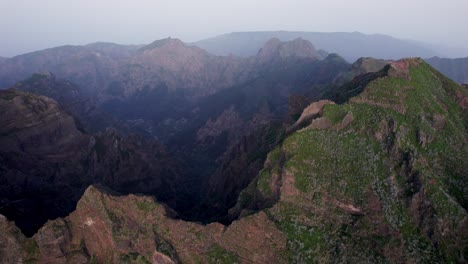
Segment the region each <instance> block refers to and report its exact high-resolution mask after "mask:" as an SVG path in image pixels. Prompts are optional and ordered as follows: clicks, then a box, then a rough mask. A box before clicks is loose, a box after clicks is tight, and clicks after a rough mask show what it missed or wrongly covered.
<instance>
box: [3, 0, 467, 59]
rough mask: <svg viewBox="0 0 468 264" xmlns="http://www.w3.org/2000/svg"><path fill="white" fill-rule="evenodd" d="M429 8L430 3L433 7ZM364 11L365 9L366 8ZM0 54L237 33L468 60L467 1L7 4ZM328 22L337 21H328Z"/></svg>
mask: <svg viewBox="0 0 468 264" xmlns="http://www.w3.org/2000/svg"><path fill="white" fill-rule="evenodd" d="M428 2H430V3H428ZM363 7H365V8H363ZM0 10H3V11H4V12H3V15H2V16H0V23H1V25H2V26H0V35H1V36H2V38H3V39H4V41H3V42H1V44H0V56H3V57H13V56H16V55H20V54H24V53H28V52H32V51H37V50H42V49H46V48H52V47H57V46H62V45H85V44H90V43H95V42H112V43H117V44H149V43H151V42H153V41H155V40H158V39H163V38H166V37H173V38H178V39H181V40H182V41H184V42H187V43H190V42H194V41H198V40H202V39H205V38H210V37H214V36H218V35H222V34H226V33H231V32H258V31H304V32H350V33H351V32H360V33H363V34H368V35H372V34H382V35H388V36H391V37H394V38H398V39H404V40H412V41H417V42H422V43H425V44H429V45H430V46H433V47H443V48H454V49H456V50H457V52H458V53H456V52H452V53H456V54H461V55H464V56H468V52H467V49H468V48H466V45H465V43H466V42H468V34H466V33H468V17H467V16H465V15H464V14H463V13H464V12H465V10H468V2H466V1H462V0H450V1H444V2H440V1H423V0H416V1H412V2H410V3H407V2H406V1H402V0H398V1H392V2H389V3H380V2H378V3H377V2H374V1H371V0H360V1H353V3H350V2H343V1H340V0H333V1H304V0H295V1H283V0H278V1H272V2H270V1H266V0H260V1H255V2H253V3H251V2H249V1H245V0H242V1H237V2H235V3H233V2H227V1H213V0H203V1H198V2H196V3H192V2H190V3H185V2H184V1H181V0H178V1H172V2H162V1H158V2H155V1H148V0H138V1H132V2H127V1H108V0H105V1H99V2H98V3H96V2H93V1H90V0H85V1H80V2H72V1H58V0H46V1H40V2H31V1H27V0H19V1H5V0H3V1H1V2H0ZM330 18H332V19H331V20H330Z"/></svg>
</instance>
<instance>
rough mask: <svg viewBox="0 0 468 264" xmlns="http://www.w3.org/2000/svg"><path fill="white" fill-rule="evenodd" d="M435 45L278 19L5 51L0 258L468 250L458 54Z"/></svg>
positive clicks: (363, 258)
mask: <svg viewBox="0 0 468 264" xmlns="http://www.w3.org/2000/svg"><path fill="white" fill-rule="evenodd" d="M439 55H441V54H438V53H437V52H435V51H433V50H431V49H429V48H424V47H423V46H421V45H419V44H418V43H415V42H412V41H405V40H399V39H395V38H392V37H388V36H385V35H364V34H361V33H313V32H286V31H278V32H239V33H230V34H225V35H221V36H218V37H215V38H210V39H206V40H202V41H199V42H196V43H184V42H182V41H181V40H179V39H175V38H166V39H161V40H156V41H154V42H152V43H150V44H148V45H119V44H114V43H104V42H100V43H94V44H89V45H84V46H61V47H55V48H50V49H46V50H41V51H36V52H32V53H27V54H23V55H19V56H15V57H13V58H7V59H5V58H3V59H2V58H0V87H2V88H4V89H3V90H0V183H1V187H0V245H3V246H1V247H0V262H2V263H3V262H5V263H11V262H19V263H23V262H39V263H47V262H52V263H106V262H108V263H314V262H346V261H353V262H354V261H355V262H372V263H380V262H390V263H415V262H423V263H424V262H426V263H427V262H464V261H465V260H466V259H467V256H466V249H467V245H466V243H465V241H466V239H467V238H468V234H467V230H468V229H467V228H466V227H467V226H468V220H467V219H468V218H467V213H466V210H467V205H468V203H467V200H466V197H467V195H466V190H467V188H468V187H467V184H466V183H467V177H468V175H467V174H466V171H468V168H467V163H466V156H467V153H468V149H467V129H466V123H467V120H466V118H467V115H466V113H467V112H466V111H467V109H468V90H467V86H466V85H462V83H466V82H468V80H467V79H466V76H467V74H466V73H467V69H466V67H465V66H466V63H465V62H466V59H441V58H439V57H434V56H439ZM404 57H411V58H404ZM417 57H421V58H422V59H421V58H417ZM401 58H403V59H401ZM428 58H429V59H428ZM423 59H424V60H423ZM425 60H426V61H425ZM431 65H432V66H431Z"/></svg>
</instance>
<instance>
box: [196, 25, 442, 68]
mask: <svg viewBox="0 0 468 264" xmlns="http://www.w3.org/2000/svg"><path fill="white" fill-rule="evenodd" d="M271 38H278V39H280V40H282V41H290V40H293V39H295V38H303V39H305V40H308V41H310V42H312V43H314V45H316V47H317V48H319V49H324V50H326V51H329V52H334V53H338V54H340V55H341V56H343V57H344V58H345V59H346V60H348V61H350V62H353V61H355V60H357V59H359V58H360V57H374V58H380V59H400V58H403V57H422V58H429V57H433V56H437V55H438V53H437V52H436V51H433V50H431V49H429V48H427V47H425V46H423V45H421V44H418V43H416V42H412V41H406V40H400V39H396V38H393V37H390V36H386V35H381V34H372V35H367V34H362V33H359V32H353V33H345V32H336V33H322V32H294V31H260V32H234V33H228V34H224V35H220V36H217V37H213V38H208V39H204V40H200V41H197V42H195V43H193V45H195V46H198V47H201V48H203V49H205V50H207V51H209V52H211V53H213V54H217V55H229V54H234V55H238V56H243V57H248V56H252V55H254V54H256V53H257V51H258V49H260V48H261V47H262V46H263V45H264V44H265V43H266V42H267V41H268V40H270V39H271Z"/></svg>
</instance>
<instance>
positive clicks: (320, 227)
mask: <svg viewBox="0 0 468 264" xmlns="http://www.w3.org/2000/svg"><path fill="white" fill-rule="evenodd" d="M466 96H468V90H467V89H466V87H462V86H459V85H458V84H456V83H454V82H452V81H451V80H449V79H447V78H446V77H444V76H443V75H441V74H440V73H438V72H437V71H436V70H434V69H433V68H432V67H431V66H429V65H428V64H426V63H425V62H423V61H422V60H420V59H407V60H402V61H398V62H395V63H392V65H391V66H390V67H387V68H385V69H384V70H383V71H382V72H380V73H378V77H376V78H375V79H373V80H371V81H370V82H369V83H367V85H366V86H365V87H364V89H363V91H362V92H361V93H360V94H359V95H357V96H355V97H353V98H351V99H350V100H348V102H346V103H344V104H342V105H333V104H332V105H326V106H325V107H324V110H323V114H322V117H321V118H320V119H322V121H323V120H324V119H327V120H326V121H327V122H325V123H326V124H327V125H325V126H317V125H314V123H315V121H317V120H313V121H312V124H311V126H309V127H307V128H305V129H302V130H300V131H296V132H295V133H293V134H292V135H291V136H289V137H288V138H287V139H285V140H284V142H283V143H282V145H281V146H278V147H277V149H275V150H274V151H273V152H271V153H270V155H269V158H268V160H267V162H266V166H265V169H264V170H263V171H262V172H261V173H260V174H259V176H258V177H257V179H256V180H255V181H254V182H253V183H251V185H250V186H249V187H248V188H247V189H245V190H244V191H243V193H241V195H240V198H239V203H238V206H240V207H241V208H244V213H248V212H249V210H248V209H250V210H258V209H261V207H262V206H271V207H269V208H267V209H264V210H265V211H266V212H267V214H268V215H269V217H270V219H271V220H273V221H274V222H275V223H276V225H277V227H278V228H279V229H280V230H282V232H283V233H284V234H285V235H286V236H287V237H288V249H289V253H288V254H287V255H288V256H287V257H289V259H290V262H295V263H304V262H323V261H325V262H329V261H332V262H356V261H358V262H372V263H376V262H379V263H381V262H393V263H395V262H398V263H400V262H418V263H419V262H426V263H427V262H441V261H445V262H460V261H463V260H466V254H467V246H466V245H467V243H466V241H467V238H468V235H467V231H466V230H467V226H468V221H467V212H466V208H467V198H468V197H467V196H468V192H467V187H468V186H467V173H466V172H467V171H468V165H467V164H468V162H467V157H468V155H467V154H468V149H467V144H466V143H467V139H468V137H467V124H468V123H467V112H466V109H464V106H463V103H462V101H463V100H464V98H465V97H466ZM350 120H351V121H350ZM317 123H318V122H317ZM271 201H275V202H274V203H272V202H271ZM259 207H260V208H259Z"/></svg>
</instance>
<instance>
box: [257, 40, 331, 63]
mask: <svg viewBox="0 0 468 264" xmlns="http://www.w3.org/2000/svg"><path fill="white" fill-rule="evenodd" d="M257 56H258V57H260V58H275V57H280V58H315V59H322V55H321V54H320V53H319V52H318V51H317V50H316V49H315V47H314V45H312V43H310V41H308V40H304V39H302V38H296V39H294V40H292V41H286V42H282V41H281V40H279V39H278V38H272V39H270V40H269V41H268V42H267V43H266V44H265V45H264V46H263V48H262V49H260V51H259V52H258V54H257Z"/></svg>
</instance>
